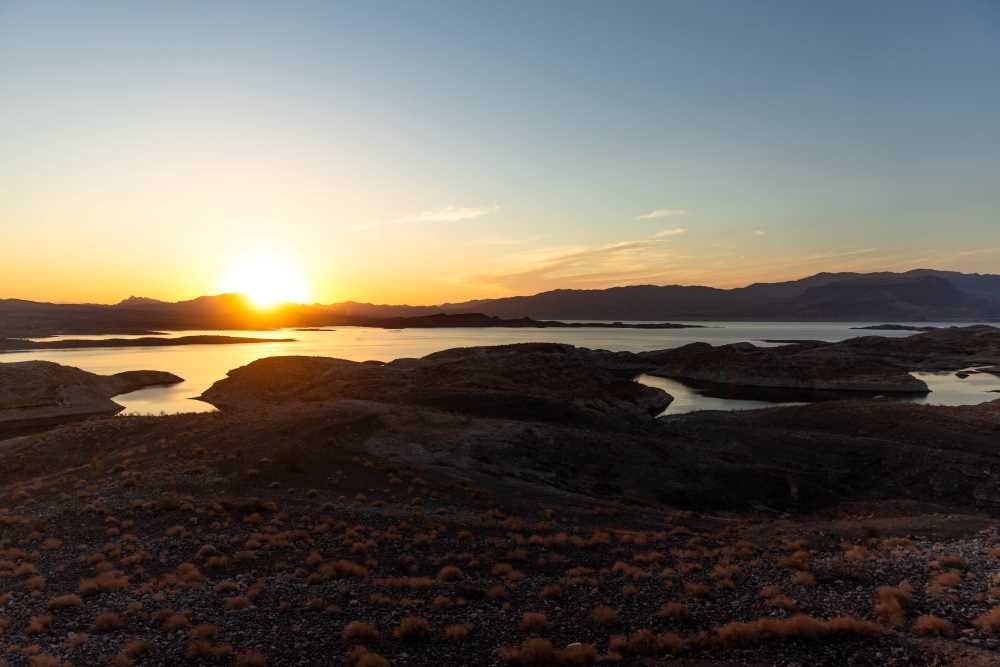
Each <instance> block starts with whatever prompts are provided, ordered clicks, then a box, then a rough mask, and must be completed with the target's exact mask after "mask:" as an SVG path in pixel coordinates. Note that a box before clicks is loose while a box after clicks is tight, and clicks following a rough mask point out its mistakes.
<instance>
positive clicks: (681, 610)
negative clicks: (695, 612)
mask: <svg viewBox="0 0 1000 667" xmlns="http://www.w3.org/2000/svg"><path fill="white" fill-rule="evenodd" d="M656 615H657V616H658V617H660V618H670V619H674V620H676V621H683V620H685V619H688V618H690V617H691V612H689V611H688V608H687V607H685V606H684V605H682V604H681V603H679V602H665V603H663V605H662V606H661V607H660V609H659V611H657V612H656Z"/></svg>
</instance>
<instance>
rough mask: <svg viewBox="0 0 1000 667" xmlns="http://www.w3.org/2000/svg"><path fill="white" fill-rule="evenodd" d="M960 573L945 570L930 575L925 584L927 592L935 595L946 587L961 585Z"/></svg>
mask: <svg viewBox="0 0 1000 667" xmlns="http://www.w3.org/2000/svg"><path fill="white" fill-rule="evenodd" d="M961 583H962V575H960V574H959V573H958V572H955V571H954V570H948V571H947V572H942V573H941V574H938V575H935V576H933V577H931V581H930V583H929V584H927V592H928V593H931V594H932V595H937V594H939V593H942V592H944V591H945V590H946V589H949V588H954V587H956V586H959V585H961Z"/></svg>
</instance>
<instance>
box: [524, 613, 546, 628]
mask: <svg viewBox="0 0 1000 667" xmlns="http://www.w3.org/2000/svg"><path fill="white" fill-rule="evenodd" d="M548 622H549V621H548V619H547V618H546V617H545V614H543V613H541V612H537V611H526V612H524V615H523V616H521V630H522V631H524V632H537V631H538V630H542V629H543V628H545V626H546V625H548Z"/></svg>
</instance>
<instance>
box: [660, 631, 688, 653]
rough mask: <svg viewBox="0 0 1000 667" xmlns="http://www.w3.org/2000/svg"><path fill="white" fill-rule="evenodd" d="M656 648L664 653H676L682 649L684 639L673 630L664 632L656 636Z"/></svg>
mask: <svg viewBox="0 0 1000 667" xmlns="http://www.w3.org/2000/svg"><path fill="white" fill-rule="evenodd" d="M656 648H657V650H659V651H662V652H664V653H669V654H671V655H677V654H678V653H680V652H681V651H683V650H684V640H683V639H681V636H680V635H678V634H677V633H674V632H664V633H662V634H660V635H657V637H656Z"/></svg>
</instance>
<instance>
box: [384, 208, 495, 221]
mask: <svg viewBox="0 0 1000 667" xmlns="http://www.w3.org/2000/svg"><path fill="white" fill-rule="evenodd" d="M496 209H497V207H496V206H494V207H493V208H481V207H475V206H446V207H445V208H439V209H437V210H434V211H423V212H421V213H416V214H414V215H408V216H406V217H404V218H399V219H397V220H396V222H399V223H409V222H458V221H460V220H473V219H475V218H481V217H483V216H484V215H488V214H490V213H492V212H493V211H495V210H496Z"/></svg>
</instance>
